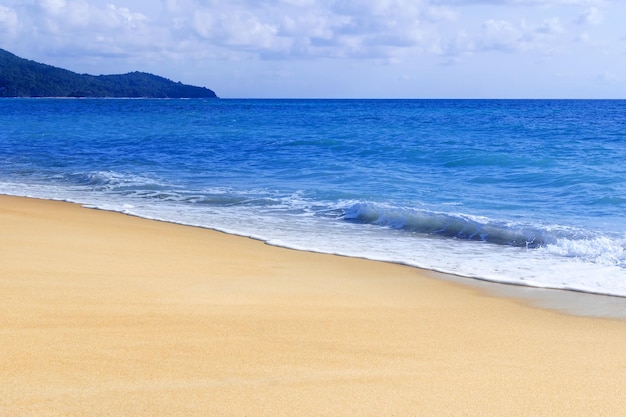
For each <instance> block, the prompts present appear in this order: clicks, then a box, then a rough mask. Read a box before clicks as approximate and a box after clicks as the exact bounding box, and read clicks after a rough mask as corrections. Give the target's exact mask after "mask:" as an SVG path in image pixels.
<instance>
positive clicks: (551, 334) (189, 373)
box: [0, 196, 626, 417]
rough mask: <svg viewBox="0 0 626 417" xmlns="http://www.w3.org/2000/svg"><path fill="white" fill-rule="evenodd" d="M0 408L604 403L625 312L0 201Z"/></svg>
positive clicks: (188, 412)
mask: <svg viewBox="0 0 626 417" xmlns="http://www.w3.org/2000/svg"><path fill="white" fill-rule="evenodd" d="M0 228H1V230H2V240H1V249H0V294H1V299H2V303H0V416H1V417H5V416H7V417H8V416H11V417H13V416H16V417H20V416H38V417H39V416H41V417H48V416H143V417H145V416H272V417H274V416H461V415H464V416H592V415H593V416H620V415H625V414H626V395H624V393H625V392H626V353H625V349H626V321H625V320H618V319H608V318H594V317H580V316H572V315H567V314H564V313H561V312H559V311H554V310H548V309H541V308H536V307H533V306H529V305H527V301H524V300H520V299H515V298H510V297H503V296H498V295H497V294H495V293H494V292H490V291H488V290H485V289H484V288H477V287H475V286H470V285H460V284H457V283H454V282H450V281H449V280H442V279H436V278H435V277H434V276H435V275H436V274H433V273H429V272H427V271H421V270H419V269H416V268H410V267H404V266H400V265H393V264H385V263H380V262H372V261H367V260H363V259H351V258H346V257H339V256H331V255H321V254H314V253H307V252H300V251H294V250H288V249H283V248H277V247H272V246H268V245H266V244H264V243H263V242H259V241H255V240H252V239H247V238H242V237H236V236H230V235H226V234H223V233H219V232H215V231H210V230H205V229H199V228H193V227H185V226H180V225H174V224H169V223H163V222H156V221H150V220H144V219H139V218H135V217H131V216H126V215H123V214H119V213H110V212H105V211H99V210H92V209H86V208H83V207H81V206H79V205H74V204H69V203H62V202H54V201H45V200H34V199H26V198H16V197H7V196H0Z"/></svg>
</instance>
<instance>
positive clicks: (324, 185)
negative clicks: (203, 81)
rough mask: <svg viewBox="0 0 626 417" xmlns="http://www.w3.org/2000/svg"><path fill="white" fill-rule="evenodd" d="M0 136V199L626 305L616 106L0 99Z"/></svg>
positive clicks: (621, 142)
mask: <svg viewBox="0 0 626 417" xmlns="http://www.w3.org/2000/svg"><path fill="white" fill-rule="evenodd" d="M0 126H1V129H0V193H2V194H10V195H19V196H31V197H38V198H47V199H57V200H66V201H72V202H77V203H80V204H83V205H86V206H88V207H94V208H100V209H104V210H113V211H119V212H123V213H128V214H132V215H136V216H140V217H145V218H150V219H158V220H165V221H170V222H176V223H182V224H188V225H195V226H201V227H206V228H211V229H217V230H221V231H225V232H229V233H233V234H237V235H243V236H249V237H253V238H256V239H261V240H263V241H266V242H268V243H270V244H274V245H279V246H285V247H290V248H296V249H303V250H310V251H318V252H325V253H335V254H342V255H349V256H356V257H363V258H370V259H376V260H383V261H390V262H397V263H402V264H407V265H412V266H416V267H422V268H428V269H432V270H436V271H441V272H447V273H452V274H456V275H460V276H463V277H467V278H478V279H483V280H491V281H497V282H504V283H513V284H519V285H527V286H534V287H547V288H559V289H569V290H577V291H583V292H591V293H600V294H611V295H619V296H626V218H625V214H626V211H625V210H626V101H619V100H607V101H603V100H235V99H219V100H218V99H215V100H201V99H197V100H150V99H145V100H144V99H2V100H0ZM206 256H211V254H210V253H207V255H206Z"/></svg>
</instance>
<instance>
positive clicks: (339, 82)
mask: <svg viewBox="0 0 626 417" xmlns="http://www.w3.org/2000/svg"><path fill="white" fill-rule="evenodd" d="M624 19H626V1H623V0H345V1H339V0H275V1H263V0H228V1H226V0H222V1H217V0H161V1H158V0H127V1H123V0H90V1H86V0H38V1H33V0H22V1H20V0H0V47H1V48H4V49H7V50H9V51H11V52H13V53H15V54H17V55H19V56H22V57H25V58H28V59H32V60H35V61H40V62H45V63H48V64H51V65H56V66H60V67H63V68H67V69H70V70H72V71H76V72H80V73H89V74H95V75H98V74H119V73H125V72H130V71H135V70H138V71H147V72H151V73H154V74H158V75H162V76H165V77H167V78H170V79H172V80H175V81H182V82H184V83H189V84H195V85H202V86H205V87H209V88H211V89H213V90H215V92H216V93H217V94H218V95H219V96H220V97H224V98H248V97H249V98H291V97H293V98H307V97H308V98H626V71H625V70H626V25H625V24H624Z"/></svg>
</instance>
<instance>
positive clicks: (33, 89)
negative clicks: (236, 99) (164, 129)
mask: <svg viewBox="0 0 626 417" xmlns="http://www.w3.org/2000/svg"><path fill="white" fill-rule="evenodd" d="M0 97H42V98H43V97H57V98H61V97H63V98H66V97H67V98H82V97H85V98H88V97H90V98H218V97H217V95H216V94H215V92H214V91H213V90H211V89H208V88H206V87H198V86H193V85H187V84H182V83H180V82H174V81H171V80H169V79H167V78H164V77H160V76H158V75H154V74H149V73H145V72H136V71H135V72H130V73H127V74H119V75H97V76H96V75H89V74H77V73H75V72H72V71H69V70H66V69H63V68H58V67H53V66H50V65H46V64H42V63H39V62H35V61H30V60H27V59H24V58H20V57H18V56H16V55H14V54H12V53H11V52H9V51H6V50H4V49H0Z"/></svg>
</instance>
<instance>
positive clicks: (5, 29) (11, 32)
mask: <svg viewBox="0 0 626 417" xmlns="http://www.w3.org/2000/svg"><path fill="white" fill-rule="evenodd" d="M18 23H19V22H18V18H17V13H15V11H14V10H12V9H10V8H8V7H6V6H2V5H0V33H4V34H6V35H8V36H10V37H13V36H15V35H16V34H17V31H18Z"/></svg>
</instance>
